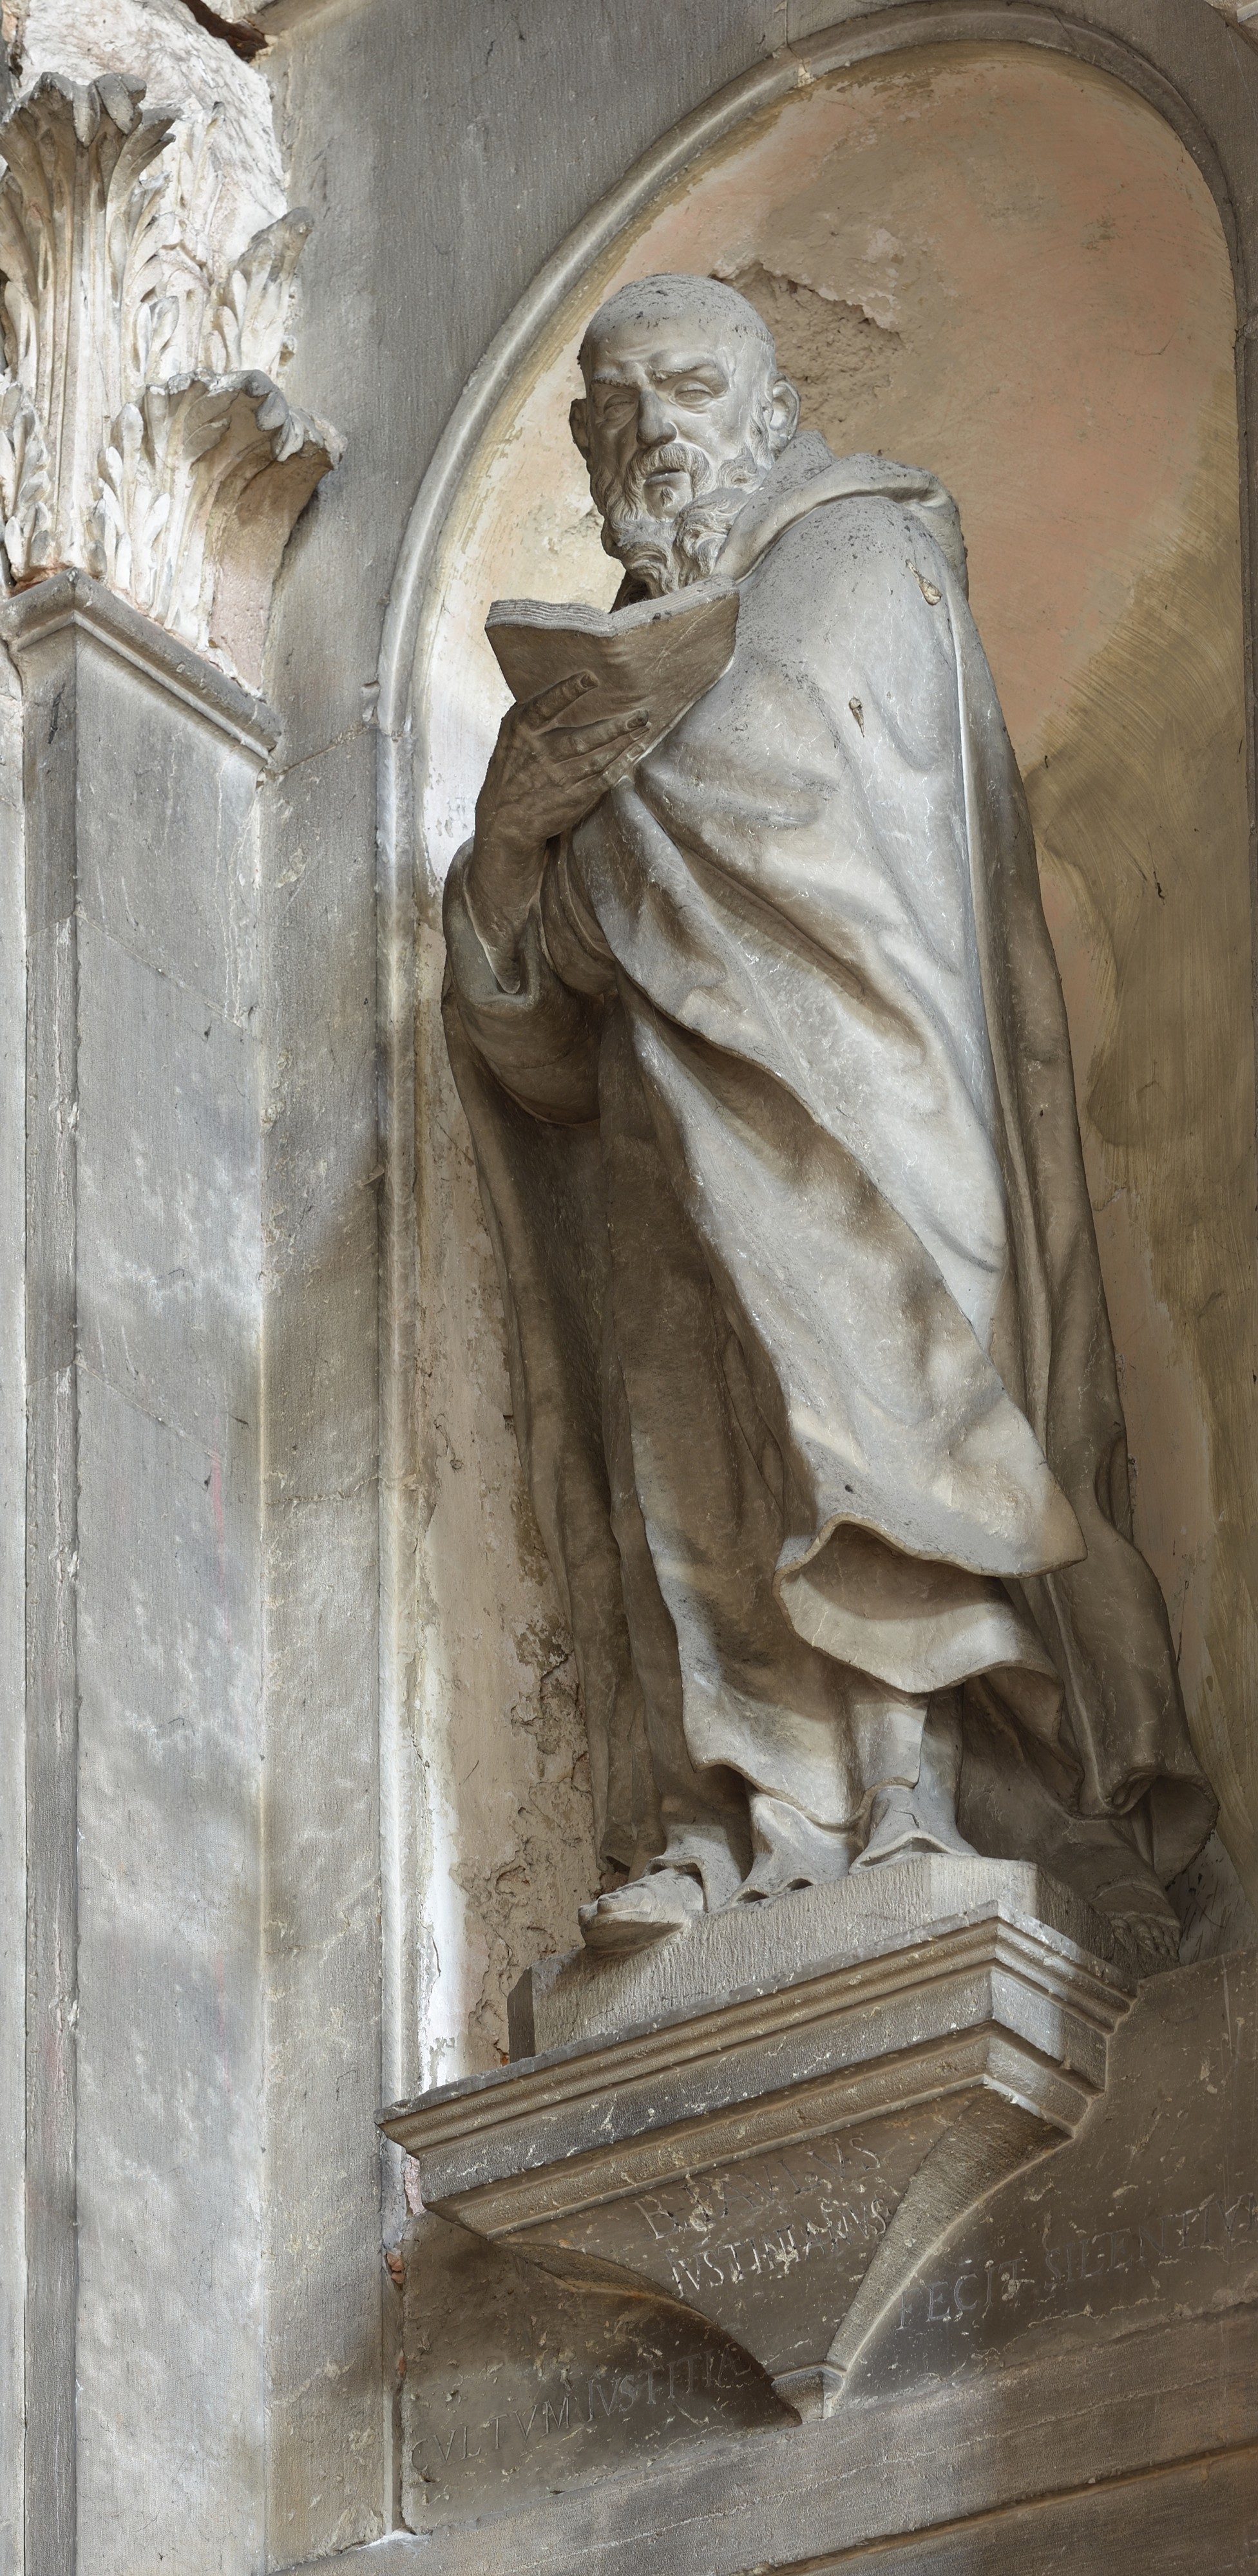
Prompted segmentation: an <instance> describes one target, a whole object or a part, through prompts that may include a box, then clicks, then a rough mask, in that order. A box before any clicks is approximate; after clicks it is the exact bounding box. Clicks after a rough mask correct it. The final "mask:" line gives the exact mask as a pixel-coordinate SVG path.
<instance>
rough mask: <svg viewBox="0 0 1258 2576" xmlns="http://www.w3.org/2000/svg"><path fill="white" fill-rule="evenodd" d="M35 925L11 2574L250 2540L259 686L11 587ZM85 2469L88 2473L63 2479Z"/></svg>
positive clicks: (171, 645)
mask: <svg viewBox="0 0 1258 2576" xmlns="http://www.w3.org/2000/svg"><path fill="white" fill-rule="evenodd" d="M0 635H2V636H3V640H4V642H5V644H6V645H7V647H8V650H9V653H10V654H11V656H12V657H13V660H14V662H15V663H16V666H17V669H18V671H19V673H20V678H21V688H22V698H23V710H22V732H23V754H22V759H23V787H24V803H25V883H26V912H27V1015H26V1025H27V1047H26V1122H25V1124H26V1266H25V1295H26V1376H27V1443H26V1498H27V1525H26V1699H27V1716H26V1811H27V1870H28V1906H29V1934H28V1961H27V1970H28V2006H27V2047H26V2083H27V2104H26V2109H27V2157H28V2189H27V2213H28V2214H27V2245H26V2258H27V2276H26V2417H27V2427H28V2431H27V2462H26V2494H27V2515H26V2523H27V2531H26V2549H27V2558H26V2566H27V2569H28V2570H29V2571H30V2576H35V2571H41V2576H42V2571H45V2570H46V2571H47V2576H54V2571H56V2576H64V2571H65V2570H66V2569H68V2568H70V2567H74V2568H76V2569H81V2570H83V2571H84V2576H86V2571H88V2570H91V2571H93V2576H95V2571H98V2570H99V2571H102V2576H103V2571H106V2570H108V2571H111V2576H112V2571H114V2570H116V2571H117V2576H124V2571H125V2576H141V2570H147V2569H148V2568H149V2567H150V2566H152V2567H154V2568H156V2567H157V2565H158V2564H159V2563H164V2564H165V2565H167V2566H171V2567H173V2566H176V2565H178V2567H179V2568H180V2570H181V2571H184V2576H187V2571H190V2570H192V2569H194V2568H199V2567H201V2566H205V2567H207V2568H208V2567H210V2566H211V2565H212V2566H214V2567H215V2568H219V2567H232V2568H242V2569H243V2568H249V2567H255V2566H258V2565H260V2564H261V2563H262V2558H263V2548H264V2542H263V2532H262V2514H263V2507H262V2498H263V2493H264V2470H263V2417H264V2408H263V2371H264V2353H263V2331H262V2313H261V2310H262V2262H261V2255H262V2180H263V2176H262V2155H263V2146H264V2129H263V2114H264V2091H263V1981H262V1976H261V1924H262V1884H261V1881H262V1777H263V1752H264V1746H263V1703H262V1669H263V1649H262V1581H261V1563H262V1560H261V1544H262V1513H261V1490H262V1474H263V1464H264V1462H263V1455H262V1427H261V1354H262V1266H263V1253H262V1162H263V1136H264V1126H263V1100H262V1083H261V1066H260V1040H259V1033H258V1025H257V1023H258V1008H257V1006H258V992H259V974H260V957H259V905H258V861H257V804H258V799H257V794H256V790H257V784H258V779H259V775H260V772H261V770H262V768H263V766H264V764H265V762H266V760H267V757H268V753H269V751H270V749H271V747H272V745H273V743H274V740H275V737H276V732H277V730H278V728H277V725H276V722H275V720H274V719H273V718H272V717H271V715H270V713H269V711H268V709H267V708H266V707H265V706H264V705H263V704H262V702H261V701H260V700H259V699H257V698H255V697H252V696H250V695H249V694H248V693H247V692H246V691H245V690H243V689H241V688H240V687H238V686H237V685H236V684H235V683H234V682H232V681H231V680H229V679H227V678H225V677H224V676H223V675H222V674H221V673H220V672H219V671H218V670H216V669H215V668H214V667H213V666H212V665H211V664H210V663H209V662H207V661H206V660H204V659H203V658H202V657H201V656H200V655H199V654H197V653H195V652H193V651H191V650H190V649H188V647H186V646H184V645H182V644H180V643H178V642H177V641H176V640H175V639H174V638H173V637H171V636H170V635H168V634H166V633H164V632H163V631H162V630H161V629H160V628H158V627H157V626H155V625H153V624H151V623H150V622H149V621H148V620H147V619H145V618H144V617H141V616H140V615H138V614H137V613H136V612H135V611H134V610H133V609H131V608H129V607H128V606H126V605H125V604H124V603H122V602H120V601H119V600H118V599H116V598H114V597H113V596H111V595H110V593H108V592H107V591H106V590H104V589H102V588H101V587H100V586H99V585H98V584H96V583H94V582H93V581H91V580H89V579H88V578H87V577H86V576H85V575H83V574H82V573H77V572H66V573H61V574H58V575H57V576H55V577H54V578H53V579H51V580H48V581H45V582H42V583H39V584H37V585H36V586H35V587H33V588H32V589H29V590H27V591H26V592H24V593H23V594H21V595H20V596H18V597H16V598H14V599H11V600H10V601H8V602H7V603H6V604H5V605H4V606H3V608H0ZM76 2485H77V2498H76V2492H75V2490H76Z"/></svg>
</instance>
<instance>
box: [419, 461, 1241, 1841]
mask: <svg viewBox="0 0 1258 2576" xmlns="http://www.w3.org/2000/svg"><path fill="white" fill-rule="evenodd" d="M718 570H720V571H721V572H723V573H726V572H728V573H730V574H731V575H732V577H734V578H736V579H737V580H738V582H739V588H740V612H739V624H738V631H737V639H736V646H735V652H734V658H733V661H732V663H731V665H730V667H729V669H728V670H727V672H726V673H725V675H724V677H723V678H722V679H720V680H719V681H718V682H717V683H716V685H715V686H714V687H713V688H712V689H710V690H709V691H708V693H707V695H706V696H705V697H703V698H702V699H701V700H700V701H699V702H698V704H697V705H696V706H694V707H693V708H692V709H691V711H690V713H689V714H688V715H686V716H685V717H684V718H683V719H682V720H681V721H680V723H678V724H677V725H676V726H675V727H674V729H673V730H672V732H671V733H670V734H669V735H668V736H666V738H665V739H664V741H663V742H662V743H660V744H659V745H658V747H657V748H656V749H654V750H653V751H652V752H651V753H650V754H649V755H648V756H647V757H646V758H645V759H643V760H642V761H641V762H640V764H639V765H638V767H637V769H636V770H635V772H634V773H633V775H632V777H631V778H629V779H628V780H626V781H625V782H624V783H622V784H621V785H619V786H617V787H615V788H614V789H613V790H611V791H610V792H609V793H608V794H607V795H606V796H604V798H603V800H602V802H601V803H600V804H599V805H598V806H597V807H596V809H595V811H594V812H593V813H592V814H591V815H590V816H589V817H588V818H587V820H586V821H585V822H584V823H583V824H582V825H581V826H580V827H579V828H578V829H577V831H576V832H575V833H573V834H572V835H570V836H567V837H565V839H564V840H563V841H562V842H559V843H555V844H552V845H551V848H550V850H549V852H548V857H547V864H546V871H545V876H544V880H543V885H542V891H541V896H540V900H539V903H538V905H537V906H536V908H535V910H534V912H533V914H532V915H531V917H530V919H529V921H528V924H527V926H526V929H525V932H524V935H523V939H522V943H521V969H522V973H521V984H520V989H519V991H518V992H517V993H514V994H507V993H505V992H503V991H502V990H501V989H500V988H499V986H498V984H497V982H496V979H495V977H494V975H493V972H492V969H491V967H490V966H489V963H488V961H487V959H486V957H485V954H484V951H483V949H482V947H481V945H480V942H479V940H478V938H477V936H476V933H475V931H474V929H473V927H472V923H471V920H470V917H469V915H468V912H467V908H466V902H465V897H464V891H463V887H464V875H465V869H466V863H467V854H466V853H464V854H462V856H461V859H460V861H459V862H457V863H456V865H455V868H454V869H453V871H452V873H451V878H450V881H449V885H448V888H447V898H446V935H447V944H448V950H449V960H450V973H449V978H448V984H447V998H446V1013H447V1033H448V1039H449V1045H450V1052H451V1059H452V1063H453V1067H454V1072H455V1077H456V1081H457V1083H458V1087H459V1091H460V1095H461V1097H462V1100H463V1103H464V1107H465V1109H466V1112H467V1115H468V1119H469V1123H470V1127H471V1132H472V1138H473V1143H474V1147H475V1152H476V1158H477V1164H478V1170H479V1175H480V1182H481V1191H482V1199H483V1203H484V1207H485V1213H486V1218H487V1221H488V1224H489V1228H490V1232H491V1235H492V1238H493V1242H494V1247H495V1252H496V1256H497V1260H498V1266H499V1270H500V1274H501V1278H502V1286H503V1294H504V1298H505V1301H506V1308H507V1316H508V1328H509V1329H508V1337H509V1348H510V1359H511V1370H512V1383H513V1397H514V1405H515V1420H516V1428H517V1436H518V1438H519V1442H520V1449H521V1455H522V1458H523V1462H524V1467H525V1471H526V1474H527V1477H528V1481H529V1486H530V1490H531V1493H532V1496H533V1501H534V1505H535V1507H536V1510H537V1515H538V1519H539V1522H540V1525H541V1529H542V1533H543V1537H544V1539H545V1541H546V1545H547V1548H548V1551H549V1554H550V1558H551V1562H552V1564H553V1566H554V1568H555V1571H556V1574H557V1576H558V1579H559V1582H560V1585H561V1588H562V1592H563V1596H564V1601H565V1607H566V1610H567V1613H568V1616H569V1619H570V1622H571V1626H572V1630H573V1634H574V1638H575V1641H576V1647H577V1653H578V1658H579V1665H580V1672H581V1679H582V1686H583V1692H584V1699H585V1707H586V1714H587V1720H588V1724H589V1731H590V1741H591V1756H592V1770H593V1776H594V1785H595V1796H596V1804H597V1807H598V1811H599V1821H600V1831H601V1837H602V1847H603V1850H604V1853H605V1855H606V1856H607V1857H609V1858H611V1859H613V1860H615V1861H618V1862H620V1863H622V1864H624V1865H626V1866H633V1865H635V1864H636V1863H638V1862H640V1861H641V1859H642V1858H643V1857H644V1856H645V1854H646V1853H648V1852H650V1851H651V1850H653V1849H655V1850H658V1849H659V1848H660V1845H661V1843H662V1841H663V1839H664V1834H665V1831H667V1832H668V1833H669V1834H670V1836H673V1837H676V1835H677V1833H678V1831H679V1830H681V1829H683V1828H685V1829H689V1830H690V1831H691V1832H692V1834H697V1835H698V1836H699V1838H700V1840H702V1837H703V1835H704V1834H705V1833H708V1834H715V1835H716V1837H717V1838H718V1839H719V1838H721V1837H722V1836H723V1837H724V1838H725V1841H726V1843H727V1844H728V1845H729V1847H730V1848H731V1849H732V1850H733V1852H734V1856H735V1862H736V1874H737V1870H738V1869H741V1867H742V1866H743V1865H744V1864H745V1859H746V1852H745V1849H744V1850H743V1851H742V1852H741V1853H740V1852H739V1848H738V1842H739V1832H740V1826H739V1821H738V1814H739V1811H740V1810H739V1801H740V1800H741V1813H742V1814H743V1816H744V1817H745V1813H746V1801H747V1797H748V1795H749V1794H752V1793H754V1792H755V1791H757V1790H760V1791H768V1792H771V1793H772V1794H773V1795H774V1796H775V1797H776V1798H779V1799H782V1800H785V1801H787V1802H789V1803H790V1804H791V1805H792V1806H794V1807H796V1808H798V1809H799V1810H801V1811H802V1812H803V1814H804V1815H805V1816H807V1817H808V1818H810V1819H812V1820H813V1822H814V1823H815V1824H818V1825H822V1826H828V1827H843V1828H847V1827H850V1826H852V1825H853V1824H854V1823H855V1822H857V1821H858V1820H859V1817H860V1815H861V1813H862V1809H863V1808H864V1809H867V1806H868V1799H869V1794H870V1791H871V1788H873V1787H874V1786H876V1784H877V1782H878V1781H879V1780H880V1779H882V1780H885V1779H887V1778H889V1777H893V1776H895V1775H896V1743H897V1740H898V1739H897V1725H898V1722H899V1719H900V1716H901V1714H902V1712H903V1709H904V1708H905V1706H906V1705H916V1706H920V1703H921V1701H922V1700H923V1699H929V1698H930V1697H931V1696H932V1695H933V1694H936V1693H941V1692H953V1693H958V1692H959V1694H960V1699H959V1705H960V1707H961V1710H962V1728H963V1740H964V1748H965V1749H964V1758H963V1771H962V1786H961V1797H960V1802H959V1814H960V1816H961V1819H962V1823H963V1827H964V1829H965V1830H966V1831H967V1832H968V1834H969V1835H970V1838H971V1839H972V1840H973V1841H975V1842H976V1843H977V1844H978V1846H979V1847H980V1848H981V1849H984V1850H988V1851H992V1852H1002V1851H1008V1852H1010V1853H1011V1854H1012V1853H1016V1854H1017V1856H1021V1857H1032V1856H1041V1857H1043V1858H1044V1859H1045V1860H1046V1861H1048V1862H1050V1863H1051V1864H1052V1865H1055V1866H1062V1867H1063V1868H1064V1867H1065V1861H1064V1859H1063V1855H1066V1857H1067V1858H1068V1857H1069V1855H1070V1853H1071V1852H1076V1853H1077V1852H1079V1851H1086V1848H1087V1845H1088V1838H1089V1835H1090V1834H1091V1835H1092V1836H1093V1839H1094V1840H1095V1836H1096V1833H1097V1832H1098V1831H1100V1830H1101V1829H1102V1827H1104V1826H1105V1825H1106V1824H1107V1823H1108V1825H1109V1826H1110V1827H1112V1826H1113V1825H1114V1824H1115V1823H1117V1824H1118V1826H1119V1828H1120V1832H1121V1835H1122V1836H1123V1837H1124V1838H1125V1840H1126V1841H1127V1842H1128V1843H1129V1844H1130V1845H1131V1847H1132V1848H1133V1850H1134V1851H1136V1852H1137V1853H1139V1855H1140V1856H1141V1857H1142V1859H1143V1860H1144V1861H1145V1862H1147V1863H1151V1864H1152V1866H1153V1868H1154V1869H1155V1870H1156V1872H1157V1874H1158V1875H1159V1876H1160V1877H1161V1878H1162V1879H1163V1881H1165V1880H1167V1879H1169V1878H1170V1877H1171V1876H1172V1875H1174V1873H1175V1872H1176V1871H1177V1870H1179V1869H1181V1868H1182V1867H1184V1866H1185V1865H1186V1863H1187V1861H1188V1860H1189V1859H1190V1858H1191V1857H1192V1855H1193V1854H1194V1853H1195V1851H1196V1850H1197V1849H1198V1848H1199V1846H1200V1844H1201V1842H1202V1841H1203V1839H1204V1837H1205V1835H1206V1833H1207V1832H1208V1831H1209V1828H1210V1825H1211V1823H1212V1821H1213V1814H1214V1802H1213V1800H1212V1798H1211V1795H1210V1792H1209V1790H1208V1788H1207V1786H1206V1784H1205V1782H1204V1780H1203V1779H1202V1777H1201V1775H1200V1773H1199V1771H1198V1769H1197V1766H1196V1764H1195V1762H1194V1759H1193V1755H1192V1752H1191V1748H1190V1746H1189V1742H1188V1736H1187V1730H1186V1725H1185V1719H1184V1712H1183V1707H1182V1703H1181V1699H1180V1693H1179V1686H1178V1679H1177V1674H1176V1669H1175V1659H1174V1653H1173V1649H1172V1644H1171V1639H1170V1634H1169V1629H1168V1623H1167V1618H1166V1612H1165V1607H1164V1604H1163V1601H1162V1597H1161V1594H1160V1592H1159V1589H1158V1586H1157V1583H1156V1581H1155V1579H1154V1576H1153V1574H1152V1573H1151V1571H1150V1569H1149V1567H1148V1566H1147V1565H1146V1564H1145V1562H1144V1560H1143V1558H1142V1557H1141V1556H1140V1555H1139V1553H1138V1552H1137V1550H1136V1548H1135V1547H1134V1545H1133V1544H1132V1539H1131V1521H1130V1502H1129V1493H1128V1472H1127V1443H1126V1433H1125V1429H1124V1425H1123V1418H1122V1410H1121V1405H1120V1401H1119V1394H1118V1383H1117V1373H1116V1368H1115V1361H1114V1352H1113V1346H1112V1341H1111V1336H1110V1329H1109V1323H1108V1318H1107V1314H1106V1308H1105V1299H1104V1292H1103V1288H1102V1283H1101V1276H1100V1268H1099V1263H1098V1257H1097V1249H1096V1241H1095V1236H1094V1231H1093V1225H1092V1216H1091V1209H1090V1205H1089V1200H1088V1194H1087V1187H1086V1182H1085V1178H1084V1170H1083V1160H1082V1153H1081V1148H1080V1141H1079V1131H1078V1123H1077V1117H1076V1111H1075V1102H1074V1091H1073V1082H1072V1074H1071V1063H1070V1049H1069V1040H1068V1035H1067V1028H1066V1019H1065V1011H1064V1006H1063V1002H1062V996H1061V989H1060V984H1059V981H1058V976H1057V971H1056V965H1055V961H1054V957H1053V952H1052V948H1051V945H1050V942H1049V937H1048V932H1047V928H1046V926H1045V921H1044V915H1043V910H1042V907H1041V901H1040V892H1039V880H1038V874H1037V868H1036V859H1035V849H1034V841H1033V837H1032V831H1031V825H1030V818H1029V815H1028V811H1027V806H1026V801H1025V797H1024V794H1023V790H1022V784H1021V780H1020V778H1019V775H1018V770H1017V766H1016V763H1015V760H1014V757H1013V752H1012V749H1011V746H1010V743H1009V739H1008V736H1007V733H1006V731H1005V726H1004V722H1003V718H1002V716H1001V712H1000V707H999V704H998V701H997V697H996V692H995V688H994V685H993V682H992V678H991V674H990V672H989V669H988V666H987V662H986V658H985V656H984V653H983V649H982V645H981V643H980V641H979V638H978V634H977V631H976V629H975V626H974V622H973V619H972V616H971V614H970V610H969V606H968V601H967V597H966V590H965V577H964V549H963V547H962V545H961V541H960V530H959V526H958V523H957V520H956V514H955V510H954V508H953V506H952V504H951V503H950V501H949V499H948V496H947V494H946V493H945V492H944V491H943V490H942V487H941V486H940V485H939V484H938V483H937V482H935V481H934V478H933V477H931V476H929V475H924V474H918V473H914V472H913V471H911V470H910V469H906V468H902V467H896V466H893V465H890V464H888V463H887V462H886V460H884V459H882V458H879V457H857V458H849V459H846V460H844V461H843V462H842V463H841V464H839V465H836V464H835V461H834V460H833V458H832V457H831V456H830V453H829V451H828V449H827V448H826V447H825V446H824V444H823V442H822V441H821V440H819V439H817V438H814V437H810V436H805V437H799V438H796V439H795V440H793V441H792V442H791V444H790V446H789V447H788V448H787V449H786V451H785V453H784V455H783V456H782V457H781V458H780V459H779V461H778V464H777V465H776V466H775V468H774V469H773V471H772V473H771V474H770V476H769V477H768V478H767V480H766V482H765V483H764V484H763V485H762V486H761V487H760V490H759V491H758V492H757V493H756V494H755V495H754V497H753V498H752V500H751V501H750V502H749V503H748V506H747V508H746V509H745V510H744V512H743V513H742V515H741V516H740V518H739V519H738V520H737V521H736V522H735V524H734V527H733V530H732V532H731V535H730V537H729V539H728V540H727V543H726V547H725V550H724V553H723V555H722V558H721V562H720V564H719V566H718ZM953 1704H954V1705H956V1704H958V1703H957V1702H954V1703H953ZM661 1811H662V1816H663V1822H661ZM742 1831H743V1833H744V1837H745V1825H744V1826H743V1828H742ZM1109 1839H1110V1842H1111V1843H1112V1840H1113V1835H1112V1832H1111V1833H1110V1837H1109ZM1066 1874H1068V1875H1074V1876H1075V1877H1076V1878H1078V1876H1079V1871H1078V1869H1077V1868H1075V1869H1067V1870H1066ZM1084 1874H1085V1876H1086V1870H1085V1873H1084Z"/></svg>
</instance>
